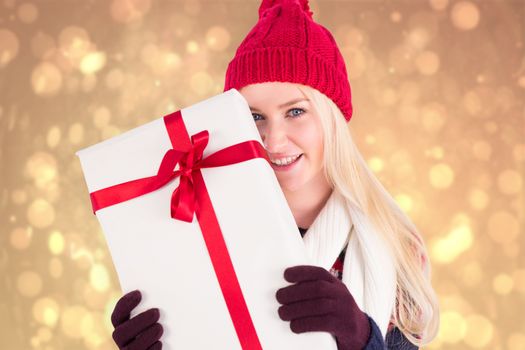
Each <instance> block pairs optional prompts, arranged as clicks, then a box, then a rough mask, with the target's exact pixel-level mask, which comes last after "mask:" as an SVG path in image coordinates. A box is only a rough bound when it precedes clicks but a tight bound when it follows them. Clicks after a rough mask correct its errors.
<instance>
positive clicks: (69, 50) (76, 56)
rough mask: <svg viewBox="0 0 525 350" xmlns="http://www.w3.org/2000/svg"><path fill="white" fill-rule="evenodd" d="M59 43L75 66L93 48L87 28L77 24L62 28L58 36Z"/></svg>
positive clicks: (68, 60)
mask: <svg viewBox="0 0 525 350" xmlns="http://www.w3.org/2000/svg"><path fill="white" fill-rule="evenodd" d="M58 45H59V47H60V50H61V52H62V53H63V56H64V57H65V58H66V59H67V62H68V63H69V64H71V65H72V66H73V67H78V65H79V64H80V62H81V60H82V59H83V58H84V56H85V55H87V54H88V53H89V52H90V51H91V50H92V49H93V44H92V43H91V40H90V38H89V33H88V32H87V30H85V29H84V28H82V27H77V26H69V27H65V28H64V29H62V31H61V32H60V34H59V36H58Z"/></svg>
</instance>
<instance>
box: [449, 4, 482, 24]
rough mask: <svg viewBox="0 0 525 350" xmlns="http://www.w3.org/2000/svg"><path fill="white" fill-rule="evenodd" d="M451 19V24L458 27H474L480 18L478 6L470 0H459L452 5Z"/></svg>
mask: <svg viewBox="0 0 525 350" xmlns="http://www.w3.org/2000/svg"><path fill="white" fill-rule="evenodd" d="M451 19H452V24H453V25H454V26H455V27H456V28H458V29H461V30H471V29H474V28H476V27H477V25H478V23H479V20H480V12H479V8H478V6H477V5H476V4H474V3H472V2H471V1H459V2H457V3H455V4H454V6H453V7H452V13H451Z"/></svg>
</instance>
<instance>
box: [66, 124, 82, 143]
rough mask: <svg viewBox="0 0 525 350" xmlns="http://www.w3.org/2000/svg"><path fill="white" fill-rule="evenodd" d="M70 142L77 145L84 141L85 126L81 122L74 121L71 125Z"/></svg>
mask: <svg viewBox="0 0 525 350" xmlns="http://www.w3.org/2000/svg"><path fill="white" fill-rule="evenodd" d="M68 138H69V142H71V143H72V144H73V145H77V144H79V143H81V142H82V141H84V126H83V125H82V124H81V123H74V124H72V125H71V126H70V127H69V133H68Z"/></svg>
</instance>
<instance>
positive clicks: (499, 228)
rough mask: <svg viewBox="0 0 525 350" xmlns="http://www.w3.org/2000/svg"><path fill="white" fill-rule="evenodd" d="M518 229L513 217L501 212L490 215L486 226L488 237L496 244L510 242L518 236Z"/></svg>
mask: <svg viewBox="0 0 525 350" xmlns="http://www.w3.org/2000/svg"><path fill="white" fill-rule="evenodd" d="M519 229H520V226H519V223H518V220H517V219H516V218H515V217H514V215H512V214H510V213H509V212H507V211H503V210H500V211H497V212H495V213H492V214H491V215H490V217H489V220H488V224H487V230H488V233H489V236H490V237H491V238H492V239H493V240H494V241H495V242H498V243H509V242H512V241H513V240H514V239H515V238H516V237H517V236H518V234H519Z"/></svg>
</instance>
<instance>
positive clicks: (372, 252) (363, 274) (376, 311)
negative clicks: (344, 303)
mask: <svg viewBox="0 0 525 350" xmlns="http://www.w3.org/2000/svg"><path fill="white" fill-rule="evenodd" d="M303 241H304V243H305V246H306V249H307V252H308V254H309V256H310V258H311V259H312V260H311V263H312V264H313V265H316V266H320V267H323V268H325V269H327V270H330V268H331V267H332V265H333V264H334V262H335V261H336V259H337V257H338V256H339V254H340V253H341V251H342V250H343V248H344V246H345V244H346V243H347V242H348V247H347V249H346V255H345V259H344V264H343V283H344V284H345V285H346V287H347V288H348V290H349V291H350V293H351V294H352V296H353V297H354V299H355V301H356V303H357V305H358V306H359V308H360V309H361V310H362V311H363V312H365V313H366V314H368V315H369V316H370V317H372V319H373V320H374V321H375V322H376V323H377V325H378V326H379V329H380V330H381V334H382V336H383V339H385V336H386V331H387V327H388V324H389V321H390V317H391V315H392V312H393V310H394V306H395V293H396V273H395V268H394V263H393V260H392V255H391V254H390V253H389V251H388V249H387V248H386V244H385V243H384V241H383V240H382V239H381V237H379V235H378V233H377V231H376V230H375V229H374V228H373V226H372V225H371V223H370V221H369V220H368V219H367V218H366V217H365V216H364V214H363V213H362V212H361V211H360V210H352V211H350V208H349V204H348V202H347V200H346V199H345V198H344V197H343V196H342V195H341V194H339V193H338V192H337V191H335V190H334V191H333V192H332V195H331V196H330V198H329V199H328V201H327V202H326V204H325V206H324V207H323V208H322V210H321V212H320V213H319V215H318V216H317V217H316V219H315V220H314V222H313V223H312V225H311V226H310V228H309V229H308V230H307V231H306V233H305V235H304V237H303Z"/></svg>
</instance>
